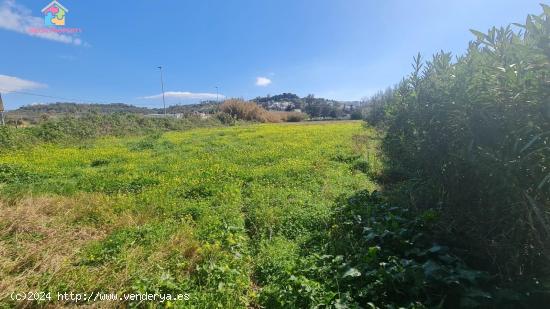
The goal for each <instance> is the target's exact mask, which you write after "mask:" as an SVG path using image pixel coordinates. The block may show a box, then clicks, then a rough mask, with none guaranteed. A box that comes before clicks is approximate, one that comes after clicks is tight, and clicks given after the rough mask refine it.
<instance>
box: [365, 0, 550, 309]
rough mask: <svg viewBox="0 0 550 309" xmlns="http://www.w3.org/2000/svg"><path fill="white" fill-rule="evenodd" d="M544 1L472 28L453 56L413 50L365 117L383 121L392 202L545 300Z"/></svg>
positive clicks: (548, 261)
mask: <svg viewBox="0 0 550 309" xmlns="http://www.w3.org/2000/svg"><path fill="white" fill-rule="evenodd" d="M543 9H544V12H543V14H541V15H539V16H536V15H530V16H528V17H527V20H526V23H525V24H523V25H513V26H508V27H503V28H493V29H491V30H489V31H488V32H487V33H482V32H479V31H472V32H473V33H474V34H475V36H476V38H477V39H476V40H475V41H474V42H472V43H471V44H470V46H469V48H468V51H467V53H466V54H465V55H463V56H459V57H457V58H456V60H453V57H452V56H451V54H450V53H445V52H440V53H438V54H436V55H434V56H433V58H432V59H431V60H430V61H423V59H422V58H421V56H420V55H419V56H417V57H415V59H414V64H413V67H414V71H413V72H412V74H411V75H410V76H408V77H407V78H405V79H404V80H403V81H402V82H401V83H400V84H399V85H398V86H396V87H395V88H394V89H392V90H389V91H387V92H386V93H383V94H380V95H378V96H377V97H376V98H375V99H374V101H373V102H374V103H375V104H373V105H371V108H370V113H369V115H368V121H369V122H370V123H371V124H377V125H379V126H380V127H382V128H385V129H386V132H387V133H386V137H385V140H384V143H383V149H384V152H385V155H386V156H387V159H388V160H387V161H388V164H389V168H388V170H386V172H385V173H384V175H385V179H384V180H385V181H386V182H388V184H390V183H392V184H393V189H394V190H393V191H392V192H391V193H390V194H391V195H393V199H394V201H397V202H398V203H400V204H401V205H403V206H413V207H414V208H415V209H417V210H426V209H432V210H435V211H436V212H437V213H438V214H439V215H440V222H439V224H438V237H439V238H440V239H441V240H443V241H444V242H446V243H447V244H449V245H451V246H452V247H453V248H454V249H455V250H454V251H455V252H458V253H459V254H460V255H461V256H462V257H464V258H465V259H466V260H467V261H468V263H470V265H475V266H476V267H477V268H480V269H485V270H487V271H489V272H490V273H491V274H492V275H496V276H498V279H499V280H498V281H499V284H501V285H504V286H510V287H513V288H514V289H516V290H524V291H529V293H528V294H530V295H531V296H532V295H533V294H538V296H537V297H543V296H541V295H546V296H544V297H545V298H544V297H543V298H540V299H545V301H546V302H548V300H549V299H550V296H549V291H550V268H549V265H550V170H549V169H548V168H549V167H550V147H549V145H550V86H549V85H550V79H549V76H550V45H549V43H550V7H548V6H546V5H543ZM514 28H516V29H517V30H514ZM537 291H538V292H537ZM540 291H544V293H545V294H544V293H543V294H540V293H542V292H540ZM525 295H526V294H524V295H523V296H525ZM527 298H528V297H527Z"/></svg>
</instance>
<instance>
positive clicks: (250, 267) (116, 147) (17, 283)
mask: <svg viewBox="0 0 550 309" xmlns="http://www.w3.org/2000/svg"><path fill="white" fill-rule="evenodd" d="M365 134H366V135H365ZM369 134H370V135H372V136H374V133H373V132H371V131H366V133H365V131H364V129H363V128H362V127H361V123H360V122H338V123H337V122H335V123H318V124H294V125H289V124H262V125H254V126H238V127H229V128H214V129H195V130H190V131H186V132H171V133H165V134H163V135H151V136H145V137H133V138H112V137H109V138H102V139H98V140H96V141H94V142H91V143H86V144H85V145H84V144H83V145H77V146H56V145H49V144H45V145H41V146H36V147H34V148H32V149H27V150H20V151H13V152H10V153H7V154H4V155H3V156H1V157H0V167H1V173H0V193H1V194H2V196H3V198H2V202H0V208H1V212H2V215H1V216H0V256H1V259H0V271H1V273H2V274H6V275H5V276H2V278H0V290H2V291H4V293H3V294H1V295H0V297H2V298H3V300H2V301H3V302H4V304H6V305H8V304H13V302H11V301H10V300H9V298H8V297H7V294H6V293H11V292H12V291H13V290H14V289H15V290H18V289H22V288H24V289H25V290H35V291H51V292H52V293H53V292H66V291H75V292H78V291H103V292H120V293H122V292H150V293H154V292H165V293H167V292H170V293H189V294H190V295H191V300H190V301H189V302H188V303H185V304H179V305H185V306H188V305H193V306H198V307H204V306H207V305H208V306H212V304H220V305H222V306H223V307H226V308H229V307H245V306H247V305H250V304H254V303H255V302H256V301H257V300H256V293H257V290H258V287H257V286H256V283H255V282H254V279H253V278H254V273H253V272H254V270H255V269H256V270H257V271H261V265H263V264H262V263H265V258H266V256H265V254H268V253H266V252H265V250H261V248H267V247H273V246H275V247H277V246H283V247H285V248H286V247H288V248H294V249H292V250H290V249H289V250H290V251H289V252H287V255H288V256H294V255H295V250H296V248H299V247H300V246H302V245H303V244H305V243H306V242H307V240H308V239H309V238H310V237H312V235H313V234H312V233H313V231H316V230H319V229H322V228H324V225H325V224H326V222H327V220H328V219H329V217H330V216H331V209H332V206H333V203H334V201H335V199H337V198H338V197H339V196H342V195H348V194H351V193H352V192H354V191H356V190H360V189H370V190H373V189H375V188H376V185H375V184H374V183H373V182H372V181H370V180H369V178H368V177H367V175H366V174H365V173H363V172H361V171H359V170H358V169H356V168H354V166H356V164H357V162H359V161H361V160H363V161H364V160H368V158H367V156H366V155H365V154H367V153H368V151H367V150H366V149H365V148H364V147H363V146H360V145H358V144H357V143H354V141H356V140H357V137H356V138H353V137H354V136H363V137H364V136H370V135H369ZM359 139H361V138H359ZM363 139H365V138H363ZM366 140H368V138H366ZM363 142H364V141H363ZM371 147H372V146H371ZM370 160H371V162H370V163H369V164H372V166H376V162H375V161H376V160H375V159H373V158H372V157H371V159H370ZM26 214H31V215H32V217H30V218H32V220H33V221H32V222H35V224H29V221H28V220H15V219H14V218H19V217H24V216H26ZM272 242H273V243H272ZM30 248H42V249H41V250H42V253H41V254H38V255H36V256H33V257H32V258H31V257H30V254H31V253H32V250H31V249H30ZM258 250H260V252H264V253H262V255H261V256H260V258H261V260H260V261H259V262H256V252H258ZM52 256H54V257H55V258H54V259H52ZM288 263H292V261H288ZM254 265H257V266H256V267H255V266H254ZM106 305H111V306H114V304H106ZM175 305H176V306H178V304H175Z"/></svg>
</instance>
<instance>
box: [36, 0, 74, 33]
mask: <svg viewBox="0 0 550 309" xmlns="http://www.w3.org/2000/svg"><path fill="white" fill-rule="evenodd" d="M42 13H43V14H44V25H45V26H46V27H56V26H59V27H61V26H65V14H66V13H69V10H67V9H66V8H65V7H64V6H63V5H61V3H59V2H58V1H56V0H54V1H52V2H50V4H48V5H47V6H46V7H45V8H43V9H42Z"/></svg>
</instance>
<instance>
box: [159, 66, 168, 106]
mask: <svg viewBox="0 0 550 309" xmlns="http://www.w3.org/2000/svg"><path fill="white" fill-rule="evenodd" d="M158 68H159V70H160V86H161V88H162V104H163V106H164V116H166V100H165V99H164V79H163V78H162V66H159V67H158Z"/></svg>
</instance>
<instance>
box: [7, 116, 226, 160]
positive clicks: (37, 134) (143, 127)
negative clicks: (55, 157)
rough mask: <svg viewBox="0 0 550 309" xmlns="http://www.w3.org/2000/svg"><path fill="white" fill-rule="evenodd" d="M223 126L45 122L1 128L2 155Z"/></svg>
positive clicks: (119, 119) (118, 120)
mask: <svg viewBox="0 0 550 309" xmlns="http://www.w3.org/2000/svg"><path fill="white" fill-rule="evenodd" d="M221 124H222V122H221V121H220V120H219V119H218V118H214V117H211V118H207V119H202V118H200V117H196V116H188V117H184V118H182V119H177V118H171V117H162V118H150V117H144V116H141V115H135V114H111V115H101V114H93V113H88V114H85V115H83V116H80V117H74V116H63V117H60V118H52V119H45V120H43V121H40V122H39V123H37V124H36V125H34V126H30V127H26V128H14V127H11V126H4V127H0V146H1V147H0V152H3V151H8V150H10V149H14V148H18V147H22V146H26V145H33V144H36V143H39V142H55V143H60V142H63V143H72V142H77V141H82V140H89V139H93V138H97V137H101V136H132V135H143V134H153V133H155V132H164V131H176V130H188V129H191V128H195V127H212V126H219V125H221Z"/></svg>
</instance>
